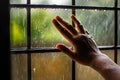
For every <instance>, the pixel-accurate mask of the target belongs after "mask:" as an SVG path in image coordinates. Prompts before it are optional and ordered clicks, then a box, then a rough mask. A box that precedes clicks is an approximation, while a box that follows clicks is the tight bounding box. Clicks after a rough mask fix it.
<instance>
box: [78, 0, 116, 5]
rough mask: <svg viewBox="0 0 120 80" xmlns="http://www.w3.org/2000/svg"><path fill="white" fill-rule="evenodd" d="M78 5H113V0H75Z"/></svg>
mask: <svg viewBox="0 0 120 80" xmlns="http://www.w3.org/2000/svg"><path fill="white" fill-rule="evenodd" d="M76 5H79V6H102V7H106V6H107V7H108V6H114V0H76Z"/></svg>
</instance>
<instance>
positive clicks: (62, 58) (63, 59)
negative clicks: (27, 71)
mask: <svg viewBox="0 0 120 80" xmlns="http://www.w3.org/2000/svg"><path fill="white" fill-rule="evenodd" d="M31 64H32V68H31V71H32V80H72V60H71V59H70V58H69V57H68V56H67V55H65V54H63V53H40V54H32V62H31Z"/></svg>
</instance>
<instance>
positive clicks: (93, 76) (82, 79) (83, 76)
mask: <svg viewBox="0 0 120 80" xmlns="http://www.w3.org/2000/svg"><path fill="white" fill-rule="evenodd" d="M102 52H103V53H104V54H107V55H108V56H109V57H110V58H111V59H113V58H114V51H112V50H107V51H102ZM76 80H104V78H103V77H102V76H101V75H100V74H99V73H98V72H97V71H95V70H93V69H92V68H90V67H88V66H83V65H81V64H79V63H76Z"/></svg>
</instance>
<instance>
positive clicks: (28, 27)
mask: <svg viewBox="0 0 120 80" xmlns="http://www.w3.org/2000/svg"><path fill="white" fill-rule="evenodd" d="M27 4H28V5H29V4H30V0H27ZM30 24H31V10H30V7H27V49H30V48H31V25H30ZM27 69H28V80H31V53H28V54H27Z"/></svg>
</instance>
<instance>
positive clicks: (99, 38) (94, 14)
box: [76, 9, 114, 46]
mask: <svg viewBox="0 0 120 80" xmlns="http://www.w3.org/2000/svg"><path fill="white" fill-rule="evenodd" d="M76 16H77V18H78V20H80V21H81V23H82V24H83V26H84V28H86V29H87V30H88V32H89V33H90V35H91V36H92V37H93V39H94V40H95V41H96V43H97V45H99V46H107V45H114V11H108V10H107V11H106V10H84V9H83V10H77V11H76Z"/></svg>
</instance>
